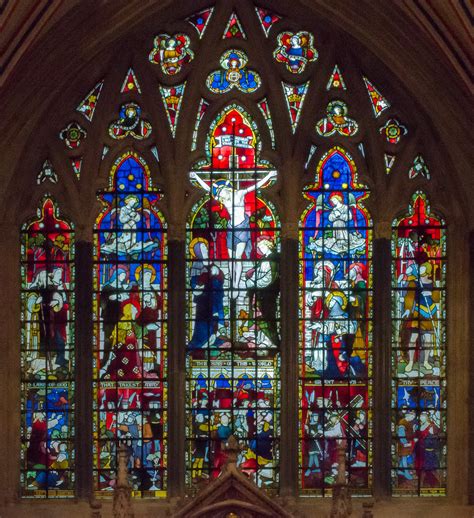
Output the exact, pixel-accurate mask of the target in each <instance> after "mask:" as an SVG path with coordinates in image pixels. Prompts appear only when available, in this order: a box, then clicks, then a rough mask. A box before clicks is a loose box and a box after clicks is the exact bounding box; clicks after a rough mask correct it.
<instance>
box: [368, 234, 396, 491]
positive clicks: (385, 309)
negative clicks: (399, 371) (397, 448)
mask: <svg viewBox="0 0 474 518" xmlns="http://www.w3.org/2000/svg"><path fill="white" fill-rule="evenodd" d="M373 287H374V291H373V308H374V313H373V318H374V334H373V345H372V347H373V392H372V393H373V416H374V417H373V432H372V437H373V452H374V453H373V491H374V496H376V497H387V496H390V494H391V484H390V480H391V477H390V467H391V453H390V452H391V442H392V437H391V427H390V422H391V390H392V389H391V377H392V372H391V345H392V337H391V329H392V327H391V307H392V306H391V249H390V240H389V239H383V238H379V239H375V240H374V249H373Z"/></svg>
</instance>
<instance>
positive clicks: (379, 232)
mask: <svg viewBox="0 0 474 518" xmlns="http://www.w3.org/2000/svg"><path fill="white" fill-rule="evenodd" d="M374 236H375V238H376V239H378V238H383V239H390V238H391V237H392V223H391V222H390V221H378V222H377V223H375V225H374Z"/></svg>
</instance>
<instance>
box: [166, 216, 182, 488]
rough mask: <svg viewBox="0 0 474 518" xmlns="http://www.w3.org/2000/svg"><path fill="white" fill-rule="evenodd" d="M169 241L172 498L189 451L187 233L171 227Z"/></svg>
mask: <svg viewBox="0 0 474 518" xmlns="http://www.w3.org/2000/svg"><path fill="white" fill-rule="evenodd" d="M168 236H169V241H168V495H169V496H170V497H178V496H182V495H183V494H184V474H185V447H186V421H185V416H186V413H185V405H186V361H185V360H186V336H185V330H186V292H185V282H186V259H185V257H186V256H185V241H184V239H185V229H184V226H183V227H182V228H181V227H180V228H175V227H174V226H172V225H170V227H169V234H168Z"/></svg>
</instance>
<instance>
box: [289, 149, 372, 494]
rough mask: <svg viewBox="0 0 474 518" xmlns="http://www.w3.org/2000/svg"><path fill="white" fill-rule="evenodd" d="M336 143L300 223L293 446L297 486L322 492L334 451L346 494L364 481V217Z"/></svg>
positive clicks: (367, 339)
mask: <svg viewBox="0 0 474 518" xmlns="http://www.w3.org/2000/svg"><path fill="white" fill-rule="evenodd" d="M368 194H369V193H368V191H367V188H366V187H365V186H363V185H361V184H360V183H358V181H357V175H356V167H355V164H354V162H353V160H352V159H351V157H350V156H349V154H348V153H346V152H345V151H344V149H342V148H340V147H335V148H333V149H331V150H330V151H328V152H327V153H326V154H325V155H324V156H323V157H322V158H321V160H320V162H319V164H318V167H317V171H316V183H315V184H313V185H311V186H309V187H308V188H307V189H306V190H305V197H306V198H307V199H308V200H310V202H311V203H310V205H309V206H308V208H307V209H306V211H305V212H304V213H303V216H302V219H301V227H300V319H301V320H300V382H299V390H300V404H301V407H300V425H299V434H300V450H299V459H300V460H299V483H300V487H301V489H302V490H303V492H304V493H315V494H319V495H325V494H327V492H328V490H330V488H331V487H332V486H333V484H334V483H335V481H336V476H337V469H338V460H337V459H338V451H339V449H340V448H343V449H344V451H345V452H346V472H347V477H348V482H349V484H350V485H351V486H352V488H353V489H352V490H353V492H354V493H356V494H357V493H367V492H368V488H369V487H370V485H371V478H372V474H371V457H372V440H371V427H372V423H371V407H372V395H371V391H372V383H371V362H372V358H371V345H372V321H371V317H372V265H371V241H372V229H371V226H372V224H371V218H370V215H369V213H368V211H367V209H366V208H365V207H364V205H363V201H364V200H365V199H366V198H367V197H368Z"/></svg>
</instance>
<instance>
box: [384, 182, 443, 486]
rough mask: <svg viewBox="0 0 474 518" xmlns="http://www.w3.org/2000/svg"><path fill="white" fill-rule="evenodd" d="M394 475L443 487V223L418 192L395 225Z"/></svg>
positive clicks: (401, 482)
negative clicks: (405, 212) (406, 211)
mask: <svg viewBox="0 0 474 518" xmlns="http://www.w3.org/2000/svg"><path fill="white" fill-rule="evenodd" d="M392 300H393V308H392V320H393V336H392V350H393V355H392V436H393V439H392V458H393V465H392V480H393V491H394V494H396V495H428V496H429V495H443V494H445V492H446V226H445V223H444V220H443V219H442V218H441V217H440V216H438V215H436V214H434V213H433V212H432V211H431V208H430V204H429V201H428V199H427V197H426V195H425V194H424V193H423V192H422V191H417V192H415V194H414V195H413V196H412V199H411V202H410V205H409V207H408V213H407V214H404V215H402V216H401V217H399V218H397V219H396V220H395V221H394V222H393V237H392Z"/></svg>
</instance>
